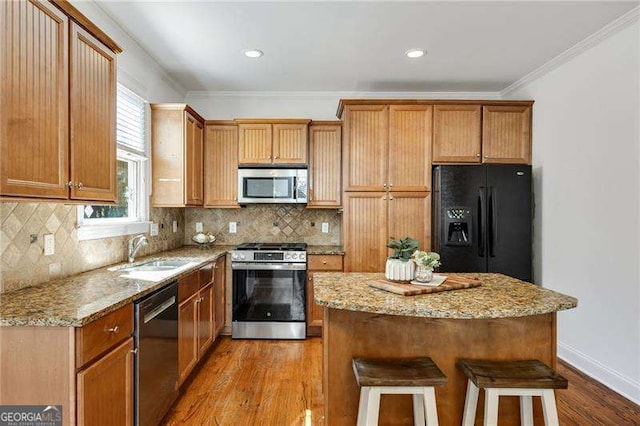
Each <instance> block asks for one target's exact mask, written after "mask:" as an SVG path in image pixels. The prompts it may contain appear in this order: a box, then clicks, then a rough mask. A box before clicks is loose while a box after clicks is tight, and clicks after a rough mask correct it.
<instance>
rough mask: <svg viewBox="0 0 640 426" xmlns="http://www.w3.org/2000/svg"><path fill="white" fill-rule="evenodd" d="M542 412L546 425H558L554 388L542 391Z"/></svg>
mask: <svg viewBox="0 0 640 426" xmlns="http://www.w3.org/2000/svg"><path fill="white" fill-rule="evenodd" d="M542 412H543V414H544V424H545V425H546V426H558V425H559V422H558V409H557V408H556V394H555V392H554V391H553V389H545V390H544V391H542Z"/></svg>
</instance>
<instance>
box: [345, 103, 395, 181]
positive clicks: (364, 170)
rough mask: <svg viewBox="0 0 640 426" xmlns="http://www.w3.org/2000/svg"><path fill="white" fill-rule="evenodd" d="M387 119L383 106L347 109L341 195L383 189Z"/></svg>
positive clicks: (386, 146)
mask: <svg viewBox="0 0 640 426" xmlns="http://www.w3.org/2000/svg"><path fill="white" fill-rule="evenodd" d="M388 116H389V108H388V107H387V106H385V105H347V106H346V107H345V119H344V134H343V136H344V141H343V143H344V146H343V159H342V160H343V163H344V165H343V167H344V169H343V171H344V172H343V176H344V179H345V185H344V187H345V191H384V190H386V188H387V186H386V185H387V154H388V140H387V138H388Z"/></svg>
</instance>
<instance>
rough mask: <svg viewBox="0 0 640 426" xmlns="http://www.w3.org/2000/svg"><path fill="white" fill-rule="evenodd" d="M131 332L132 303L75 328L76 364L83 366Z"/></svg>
mask: <svg viewBox="0 0 640 426" xmlns="http://www.w3.org/2000/svg"><path fill="white" fill-rule="evenodd" d="M132 334H133V304H128V305H126V306H123V307H122V308H120V309H118V310H117V311H114V312H111V313H110V314H108V315H106V316H104V317H102V318H99V319H97V320H95V321H94V322H92V323H89V324H87V325H85V326H84V327H82V328H77V329H76V366H77V367H78V368H80V367H82V366H84V365H85V364H87V363H88V362H89V361H91V360H93V359H94V358H96V357H97V356H98V355H100V354H102V353H104V352H106V351H107V350H108V349H110V348H112V347H113V346H115V345H116V344H118V343H120V342H121V341H123V340H125V339H126V338H127V337H129V336H131V335H132Z"/></svg>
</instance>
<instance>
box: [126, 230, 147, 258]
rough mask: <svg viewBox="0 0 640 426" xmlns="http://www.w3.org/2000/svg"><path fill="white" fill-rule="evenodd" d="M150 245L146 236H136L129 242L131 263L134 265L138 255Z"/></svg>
mask: <svg viewBox="0 0 640 426" xmlns="http://www.w3.org/2000/svg"><path fill="white" fill-rule="evenodd" d="M148 245H149V240H147V237H146V236H145V235H144V234H139V235H136V236H135V237H132V238H131V239H130V240H129V263H133V262H134V261H135V258H136V254H137V253H138V251H139V250H140V249H141V248H142V247H144V246H148Z"/></svg>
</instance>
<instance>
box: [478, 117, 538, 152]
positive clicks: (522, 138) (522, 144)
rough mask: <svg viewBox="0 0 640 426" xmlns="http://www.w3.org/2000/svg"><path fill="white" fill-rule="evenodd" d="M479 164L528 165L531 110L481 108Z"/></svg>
mask: <svg viewBox="0 0 640 426" xmlns="http://www.w3.org/2000/svg"><path fill="white" fill-rule="evenodd" d="M482 162H483V163H512V164H531V107H529V106H485V107H483V108H482Z"/></svg>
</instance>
